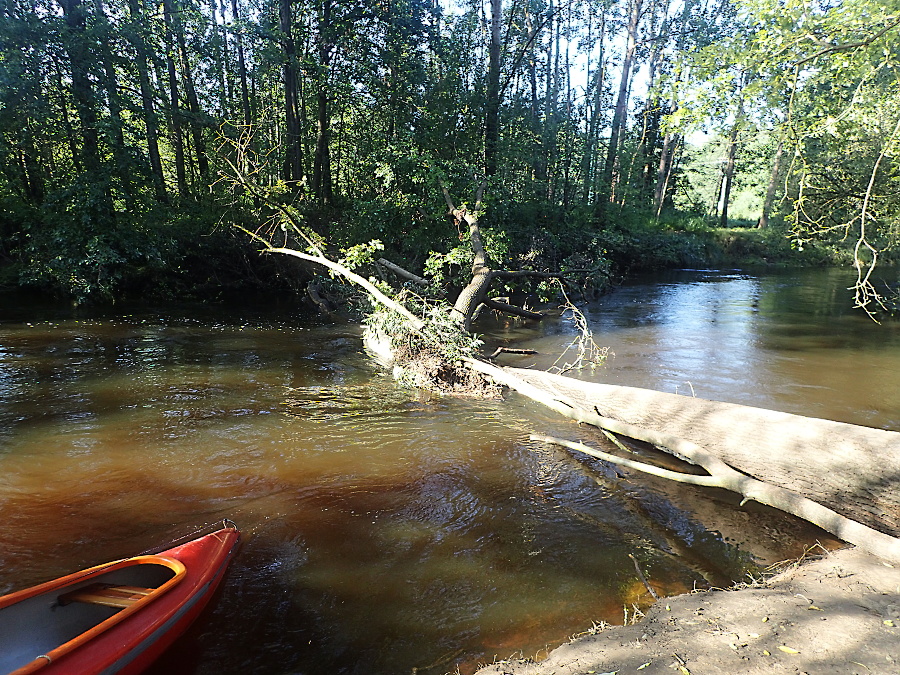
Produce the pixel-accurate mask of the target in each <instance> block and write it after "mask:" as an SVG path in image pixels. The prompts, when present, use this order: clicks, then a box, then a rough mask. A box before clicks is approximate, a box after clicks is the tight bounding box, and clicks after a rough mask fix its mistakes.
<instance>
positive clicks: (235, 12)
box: [231, 0, 253, 126]
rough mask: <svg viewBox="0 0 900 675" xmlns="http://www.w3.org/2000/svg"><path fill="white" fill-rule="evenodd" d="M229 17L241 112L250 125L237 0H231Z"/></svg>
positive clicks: (245, 67)
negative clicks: (230, 19)
mask: <svg viewBox="0 0 900 675" xmlns="http://www.w3.org/2000/svg"><path fill="white" fill-rule="evenodd" d="M231 17H232V21H234V25H235V33H234V35H235V41H236V42H237V61H238V78H239V79H240V82H241V112H242V113H243V114H244V124H245V125H246V126H250V123H251V122H252V121H253V116H252V114H251V112H250V91H249V89H248V87H247V62H246V60H245V59H244V28H243V24H242V23H241V22H242V19H241V15H240V12H239V11H238V3H237V0H231Z"/></svg>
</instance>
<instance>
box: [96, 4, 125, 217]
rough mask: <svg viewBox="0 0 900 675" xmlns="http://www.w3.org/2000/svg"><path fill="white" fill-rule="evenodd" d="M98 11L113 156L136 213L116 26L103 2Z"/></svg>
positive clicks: (116, 168) (118, 174) (98, 5)
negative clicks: (114, 49) (115, 55)
mask: <svg viewBox="0 0 900 675" xmlns="http://www.w3.org/2000/svg"><path fill="white" fill-rule="evenodd" d="M94 11H95V12H96V15H97V20H98V23H99V24H100V25H101V26H102V28H103V39H101V40H100V41H99V42H98V45H99V47H100V50H101V51H100V60H101V62H102V64H103V74H104V76H105V77H104V80H103V87H104V89H106V100H107V103H108V105H109V116H110V121H111V122H112V124H111V128H110V133H109V139H110V140H109V143H110V145H111V146H112V150H113V156H114V157H115V160H116V167H115V173H116V175H117V176H118V178H119V181H120V182H121V185H122V191H123V193H124V195H125V202H126V205H127V208H128V210H129V211H133V210H134V181H133V179H132V168H131V159H130V157H129V155H128V151H127V149H126V148H125V135H124V133H123V129H124V127H125V123H124V121H123V120H122V100H121V97H120V96H119V86H118V78H117V77H116V70H115V68H114V66H113V62H112V56H111V55H110V51H109V45H110V39H111V38H112V32H113V31H112V26H110V24H109V20H108V19H107V16H106V9H105V7H104V6H103V0H94Z"/></svg>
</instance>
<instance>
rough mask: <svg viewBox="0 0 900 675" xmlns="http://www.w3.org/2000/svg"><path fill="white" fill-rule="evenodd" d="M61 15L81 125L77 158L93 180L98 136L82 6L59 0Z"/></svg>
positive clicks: (97, 161)
mask: <svg viewBox="0 0 900 675" xmlns="http://www.w3.org/2000/svg"><path fill="white" fill-rule="evenodd" d="M59 4H60V5H61V7H62V10H63V15H64V16H65V21H66V28H67V39H66V40H65V49H66V55H67V57H68V59H69V66H70V68H71V76H72V98H73V100H74V102H75V111H76V113H77V114H78V120H79V122H80V124H81V151H80V153H79V154H80V159H81V163H82V164H83V166H84V168H85V170H86V171H88V172H89V173H91V174H92V176H93V177H94V178H96V177H97V174H98V173H99V172H100V135H99V131H98V120H97V108H96V100H95V97H94V87H93V84H92V83H91V78H90V74H89V73H90V66H91V61H92V58H91V55H90V53H89V50H88V45H87V38H86V36H85V31H86V28H87V24H86V21H85V11H84V5H83V4H82V3H81V0H59Z"/></svg>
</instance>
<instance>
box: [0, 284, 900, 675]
mask: <svg viewBox="0 0 900 675" xmlns="http://www.w3.org/2000/svg"><path fill="white" fill-rule="evenodd" d="M850 280H851V277H850V276H849V275H848V274H847V273H846V272H842V271H834V270H805V271H799V272H798V271H789V272H788V271H786V272H778V273H772V272H766V273H762V274H759V275H757V274H750V273H743V272H735V271H728V272H710V271H683V272H677V273H670V274H665V275H656V276H653V277H646V278H640V279H634V280H632V281H631V282H629V283H628V284H626V285H624V286H622V287H621V288H619V289H617V290H616V291H615V292H614V293H612V294H610V295H609V296H606V297H604V298H602V299H601V300H600V301H598V302H596V303H594V304H591V305H589V306H586V307H585V308H584V310H585V313H586V315H587V316H588V318H589V320H590V322H591V327H592V329H593V331H594V336H595V340H596V341H597V343H598V344H600V345H602V346H608V347H609V348H610V349H611V351H612V355H611V356H610V357H609V359H608V361H607V363H606V365H604V366H603V367H602V368H600V369H598V370H596V371H594V372H590V371H583V372H582V373H581V374H580V375H578V374H576V375H577V376H580V377H583V378H585V379H594V380H597V381H602V382H609V383H613V384H623V385H631V386H640V387H649V388H654V389H659V390H662V391H669V392H678V393H681V394H686V395H692V394H693V395H696V396H699V397H703V398H712V399H719V400H726V401H732V402H736V403H744V404H748V405H755V406H760V407H766V408H772V409H777V410H784V411H787V412H793V413H800V414H806V415H812V416H818V417H827V418H831V419H837V420H840V421H845V422H852V423H856V424H865V425H869V426H875V427H881V428H886V429H895V430H900V323H898V322H896V321H895V322H885V323H883V324H882V325H877V324H875V323H873V322H871V321H870V320H869V319H867V318H865V317H864V316H863V315H860V314H858V313H854V312H852V311H851V310H850V309H849V301H848V299H847V295H848V294H847V291H846V290H845V289H846V287H847V286H848V285H849V283H850ZM0 302H3V304H0V594H2V593H5V592H8V591H11V590H14V589H17V588H21V587H24V586H28V585H31V584H34V583H38V582H40V581H43V580H46V579H48V578H52V577H55V576H58V575H61V574H64V573H67V572H70V571H74V570H75V569H79V568H82V567H86V566H88V565H91V564H96V563H99V562H103V561H106V560H109V559H113V558H117V557H124V556H127V555H131V554H134V553H136V552H140V551H143V550H145V549H148V548H150V547H152V546H155V545H157V544H163V543H165V542H166V541H169V540H171V539H173V538H175V537H177V536H179V535H183V534H185V533H188V532H191V531H192V530H193V529H194V528H196V527H198V526H200V525H203V524H205V523H212V522H215V521H218V520H221V519H222V518H231V519H232V520H234V521H235V522H236V523H237V524H238V525H239V526H240V528H241V530H242V531H243V533H244V540H243V544H242V547H241V549H240V551H239V553H238V555H237V557H236V558H235V560H234V562H233V563H232V566H231V568H230V571H229V574H228V576H227V577H226V580H225V583H224V585H223V588H222V590H221V591H220V593H219V594H218V596H217V597H216V598H215V600H214V602H213V605H212V606H211V607H210V608H209V609H208V610H207V611H206V612H205V613H204V615H203V616H202V617H201V619H200V620H199V621H198V622H197V624H195V625H194V627H193V628H192V629H191V630H190V631H189V632H188V633H187V634H186V635H185V636H184V637H183V638H182V639H181V640H180V641H179V642H178V643H177V644H176V645H175V646H174V647H173V648H172V649H171V650H170V651H169V652H168V653H167V655H166V656H164V657H163V659H162V660H161V661H160V662H159V663H158V664H157V665H156V666H155V667H154V668H153V669H152V670H151V673H152V674H153V675H163V674H169V675H171V674H178V673H185V674H194V673H202V674H207V673H208V674H215V675H227V674H231V673H235V674H236V673H242V674H247V673H258V674H260V675H282V674H287V673H303V674H305V675H320V674H321V675H324V674H326V673H327V674H329V675H336V674H339V673H347V674H354V675H356V674H363V673H365V674H371V675H382V674H384V675H388V674H390V675H393V674H401V673H412V672H418V673H420V674H422V673H426V674H429V675H431V674H443V673H446V672H450V671H454V672H455V671H456V669H457V668H458V669H459V671H460V672H462V673H471V672H472V671H473V670H474V669H475V668H476V667H477V665H478V664H480V663H486V662H491V661H493V660H494V659H495V658H507V657H509V656H511V655H513V654H516V653H518V654H523V655H525V656H534V655H536V654H537V655H538V656H541V655H543V654H544V653H545V650H546V649H548V648H552V647H554V646H556V645H558V644H559V643H561V642H563V641H565V640H566V639H568V638H569V637H570V636H572V635H573V634H576V633H578V632H581V631H584V630H587V629H589V628H590V627H591V624H592V622H600V621H606V622H610V623H622V622H623V621H624V620H625V619H626V616H627V617H629V618H630V617H632V616H633V615H634V613H635V612H636V611H639V610H640V609H641V608H646V607H647V606H648V604H649V603H650V601H651V598H650V595H649V593H648V592H647V591H646V589H645V587H644V584H643V583H642V582H641V581H640V579H639V578H638V576H637V574H636V572H635V562H634V560H636V561H637V562H638V564H639V565H640V567H641V569H642V571H643V573H644V574H645V576H646V577H647V579H648V580H649V581H650V583H651V584H652V585H653V586H654V587H655V588H656V589H657V590H658V591H659V592H660V593H664V594H674V593H679V592H684V591H687V590H690V589H691V588H694V587H708V586H710V585H717V586H718V585H723V584H727V583H729V582H730V581H733V580H741V579H743V578H744V576H745V574H747V573H748V572H750V573H752V572H753V571H755V570H757V569H759V567H760V566H763V565H766V564H768V563H771V562H774V561H777V560H780V559H784V558H787V557H790V556H796V555H799V554H800V553H801V552H802V550H803V547H804V546H806V545H810V544H813V543H814V542H816V541H817V540H818V541H822V542H823V543H829V542H830V543H833V542H831V540H830V539H829V538H828V537H827V535H825V533H823V532H821V531H819V530H816V529H815V528H813V527H811V526H808V525H806V524H804V523H802V522H798V521H797V520H796V519H793V518H790V517H787V516H784V515H781V514H779V513H777V512H774V511H771V510H767V509H764V508H761V507H754V506H752V505H747V506H746V507H744V508H740V507H739V506H738V504H737V501H738V500H737V499H735V498H734V497H732V496H731V495H728V494H726V493H719V492H715V491H713V492H711V491H705V490H703V489H701V488H695V487H691V486H679V485H673V484H669V483H667V482H665V481H662V480H661V479H652V478H647V477H644V476H640V475H634V474H631V473H629V472H626V471H622V470H618V469H613V468H611V467H609V466H605V465H603V464H602V463H600V462H593V461H582V460H579V461H576V460H575V459H574V458H573V457H572V456H570V455H569V454H567V453H566V452H563V451H561V450H558V449H551V448H547V447H543V446H541V445H539V444H535V443H532V442H530V441H529V440H528V435H529V434H530V433H534V432H537V433H542V434H548V435H555V436H561V437H565V438H570V439H579V440H585V441H588V442H591V443H594V444H596V445H598V446H600V445H603V443H604V442H603V441H602V440H601V439H600V438H598V437H597V435H596V434H594V433H592V432H591V431H590V430H588V429H579V428H578V427H577V426H575V425H574V424H572V423H570V422H568V421H566V420H561V419H559V418H558V417H556V416H555V415H553V414H552V413H551V412H549V411H547V410H545V409H543V408H542V407H541V406H539V405H537V404H535V403H532V402H530V401H528V400H525V399H523V398H522V397H519V396H518V395H515V394H512V395H510V396H509V397H508V398H507V400H505V401H466V400H455V399H442V398H437V399H436V398H431V397H428V396H425V395H423V394H421V393H419V392H415V391H410V390H407V389H403V388H401V387H398V386H397V385H396V384H395V383H394V382H393V381H392V380H391V379H390V378H389V377H386V376H385V375H384V374H383V373H382V372H380V371H379V369H378V368H377V367H376V366H374V365H373V364H372V362H371V361H370V360H369V359H368V358H367V357H366V356H365V354H364V353H363V351H362V349H361V345H360V339H359V329H358V327H356V326H353V325H350V324H333V323H326V322H323V321H322V320H321V319H318V318H310V317H308V316H304V315H302V314H298V313H297V312H296V310H295V309H293V308H290V307H287V306H271V307H269V308H267V309H265V310H261V309H259V307H258V306H257V307H256V308H252V307H250V306H242V307H236V306H231V307H200V306H178V307H167V308H165V309H162V310H156V309H147V308H142V309H137V308H129V310H127V311H125V310H119V311H115V312H105V313H97V312H88V311H85V310H76V309H71V308H67V307H58V306H53V305H43V304H40V303H33V302H32V303H26V302H24V301H22V300H21V299H19V300H12V299H8V298H7V299H4V300H2V301H0ZM557 314H558V313H557ZM478 330H479V331H480V332H482V333H483V334H484V338H485V341H486V343H487V344H488V346H489V348H490V349H493V347H494V346H496V345H497V344H506V345H511V346H529V347H534V348H537V349H538V350H539V351H540V354H539V355H537V356H521V357H520V356H515V357H514V356H503V357H501V362H502V363H504V364H508V365H517V366H523V367H524V366H533V367H542V368H546V367H548V366H550V365H551V364H552V363H553V362H554V361H556V359H557V357H558V356H559V355H560V353H562V352H563V351H564V350H565V348H566V346H567V345H569V344H570V343H571V341H572V339H573V336H574V334H575V330H574V327H573V324H572V321H571V319H570V318H569V317H568V316H565V315H564V316H562V317H559V316H555V317H554V318H552V319H549V320H547V321H546V322H544V325H543V326H541V327H535V326H534V325H526V324H523V323H519V322H515V321H510V322H505V321H500V320H497V319H493V318H490V317H489V318H487V319H486V320H485V321H484V322H482V324H481V325H480V326H479V327H478ZM630 556H633V557H634V560H632V558H631V557H630Z"/></svg>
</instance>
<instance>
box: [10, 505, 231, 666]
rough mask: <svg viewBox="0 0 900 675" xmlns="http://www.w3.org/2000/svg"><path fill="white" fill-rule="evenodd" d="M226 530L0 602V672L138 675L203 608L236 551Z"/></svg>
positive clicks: (34, 588) (50, 583) (76, 575)
mask: <svg viewBox="0 0 900 675" xmlns="http://www.w3.org/2000/svg"><path fill="white" fill-rule="evenodd" d="M239 539H240V533H239V532H238V530H237V528H235V527H234V526H233V525H231V524H230V523H229V524H227V525H226V527H224V528H222V529H221V530H218V531H217V532H213V533H212V534H207V535H205V536H202V537H199V538H197V539H194V540H193V541H189V542H187V543H186V544H182V545H180V546H176V547H174V548H170V549H168V550H165V551H161V552H160V553H158V554H156V555H140V556H136V557H134V558H126V559H125V560H117V561H114V562H110V563H106V564H105V565H98V566H97V567H91V568H90V569H86V570H82V571H81V572H76V573H75V574H70V575H68V576H65V577H61V578H59V579H55V580H53V581H48V582H47V583H45V584H41V585H39V586H33V587H32V588H26V589H25V590H22V591H17V592H16V593H11V594H10V595H5V596H3V597H0V673H11V675H27V674H29V673H40V674H41V675H89V674H95V673H103V674H104V675H112V674H113V673H118V674H120V675H126V674H130V675H133V674H134V673H139V672H141V671H142V670H144V669H145V668H146V667H147V666H149V665H150V663H151V662H152V661H153V660H154V659H155V658H156V657H158V656H159V655H160V654H161V653H162V652H163V650H164V649H166V647H168V646H169V645H170V644H172V642H173V641H174V640H175V638H177V637H178V636H179V635H181V634H182V633H183V632H184V631H185V630H186V629H187V627H188V626H189V625H190V624H191V622H192V621H194V619H196V618H197V615H198V614H200V612H201V610H202V609H203V608H204V607H205V606H206V604H207V603H208V602H209V599H210V598H211V597H212V595H213V592H214V591H215V590H216V587H217V586H218V585H219V582H221V581H222V577H223V576H224V574H225V569H226V567H228V563H229V561H230V560H231V557H232V556H233V555H234V551H235V549H236V548H237V544H238V540H239Z"/></svg>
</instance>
